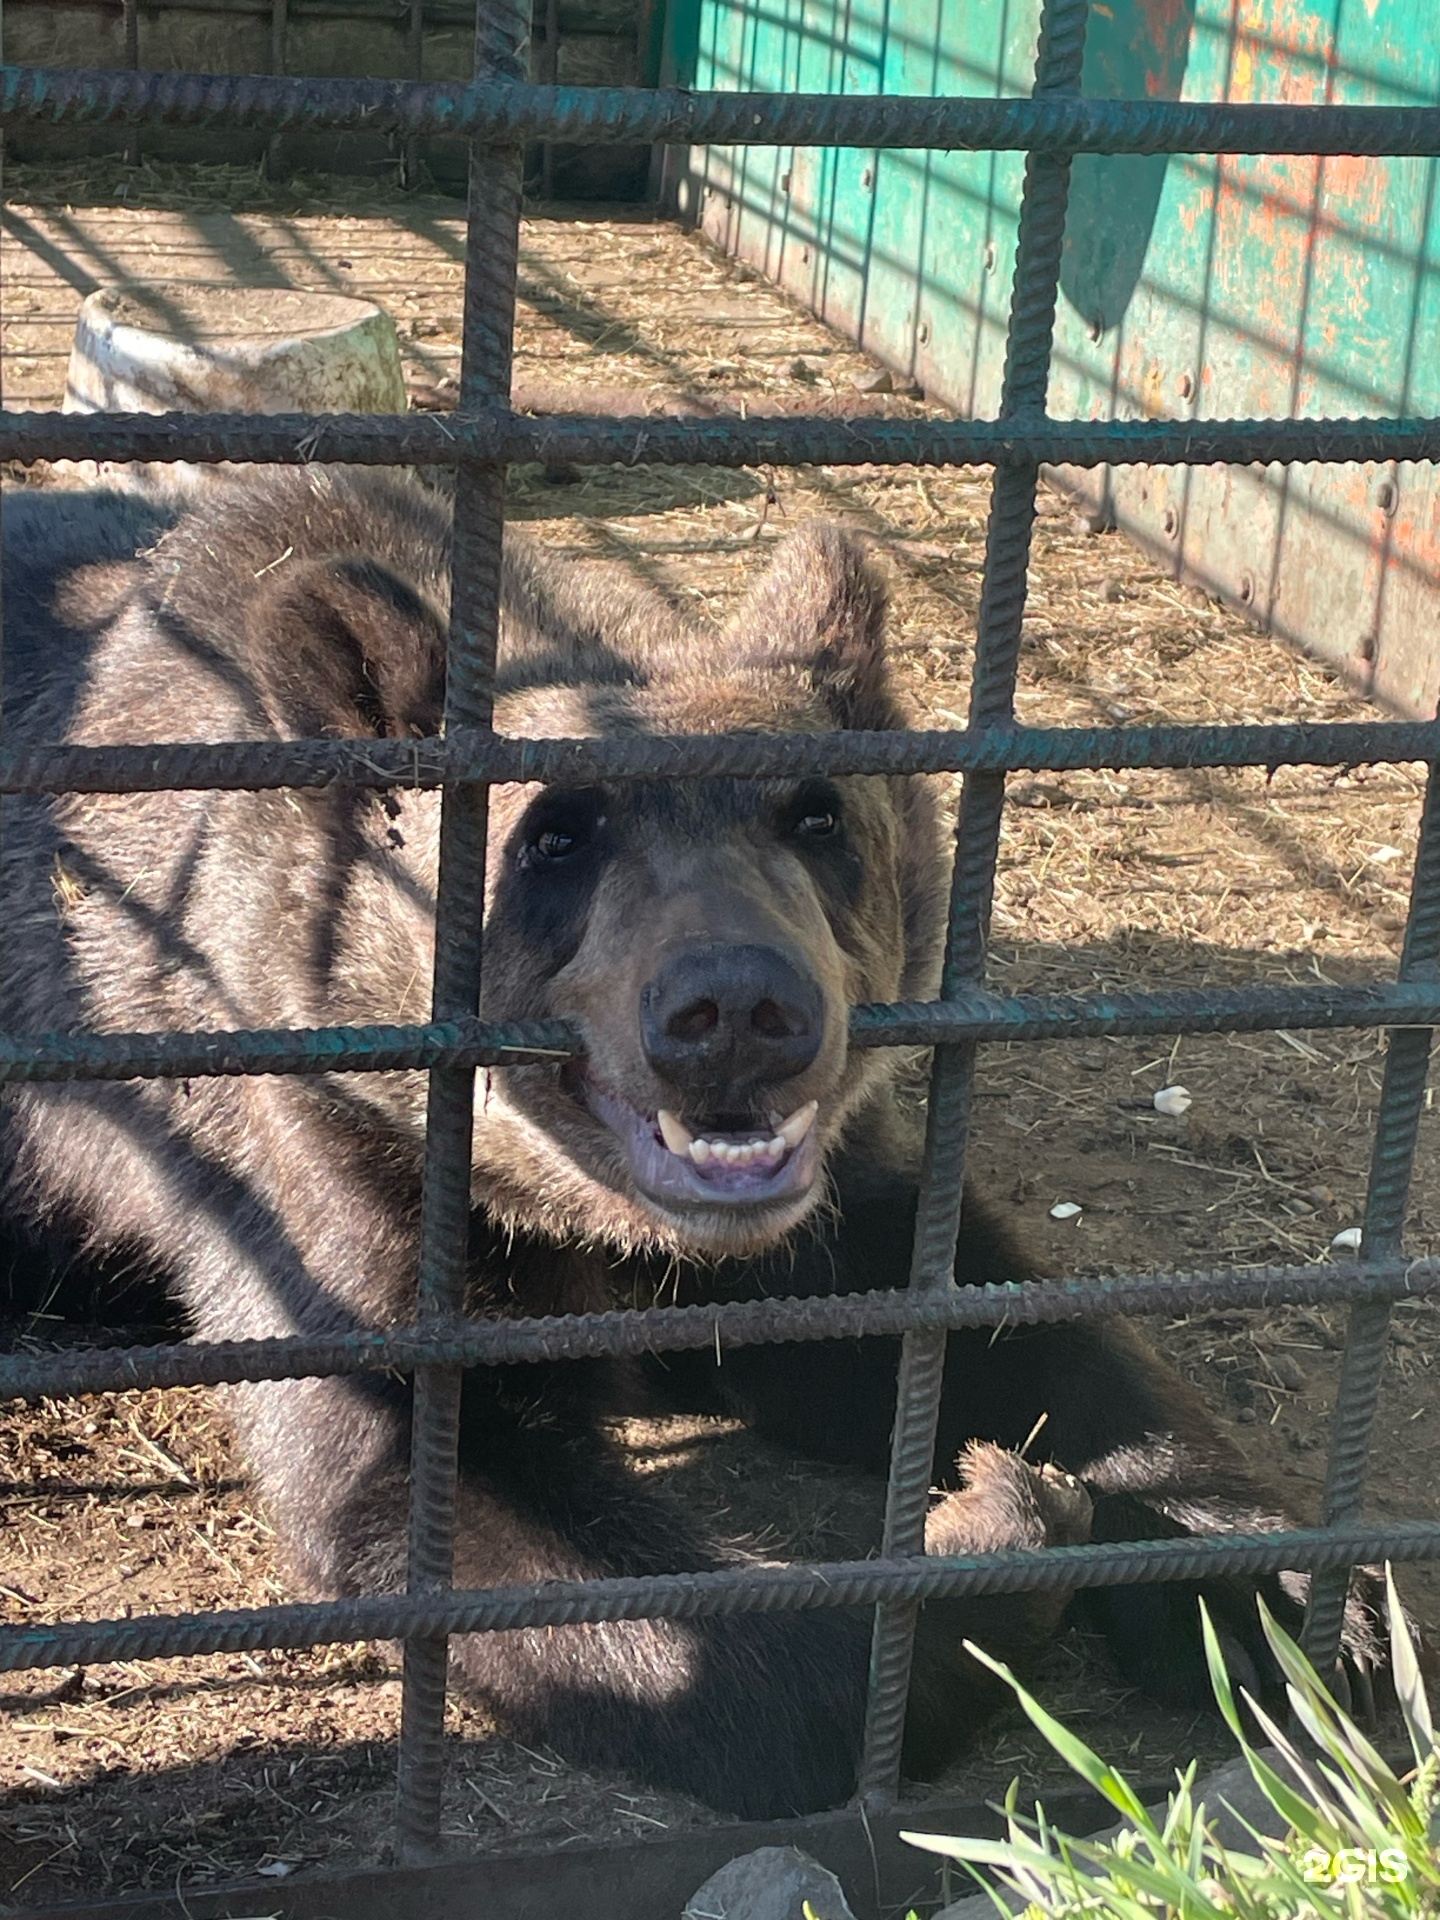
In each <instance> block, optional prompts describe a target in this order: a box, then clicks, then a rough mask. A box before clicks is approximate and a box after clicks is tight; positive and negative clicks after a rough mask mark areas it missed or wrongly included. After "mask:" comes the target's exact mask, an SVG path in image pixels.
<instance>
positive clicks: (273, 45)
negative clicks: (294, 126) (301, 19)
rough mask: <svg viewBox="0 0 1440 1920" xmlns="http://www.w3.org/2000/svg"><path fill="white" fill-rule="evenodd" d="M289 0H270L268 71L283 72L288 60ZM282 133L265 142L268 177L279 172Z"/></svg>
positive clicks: (265, 162) (266, 172)
mask: <svg viewBox="0 0 1440 1920" xmlns="http://www.w3.org/2000/svg"><path fill="white" fill-rule="evenodd" d="M289 42H290V0H270V71H271V73H284V72H285V70H286V68H287V67H288V65H289V62H290V46H289ZM283 140H284V135H283V134H281V133H279V132H278V131H277V132H275V133H272V134H271V136H270V138H269V139H268V140H267V141H266V142H265V157H264V161H263V163H262V164H263V166H264V169H265V174H266V177H267V178H268V179H272V180H273V179H274V178H275V177H276V175H278V173H279V172H280V164H281V150H282V142H283Z"/></svg>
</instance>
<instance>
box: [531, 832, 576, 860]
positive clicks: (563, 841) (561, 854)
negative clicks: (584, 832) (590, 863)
mask: <svg viewBox="0 0 1440 1920" xmlns="http://www.w3.org/2000/svg"><path fill="white" fill-rule="evenodd" d="M532 844H533V845H534V848H535V851H536V853H538V854H539V856H540V858H541V859H542V860H563V859H564V858H565V856H566V855H567V854H571V853H573V852H574V851H575V845H576V841H575V835H574V834H573V833H567V832H566V831H565V829H564V828H563V827H546V828H545V829H544V831H543V832H542V833H537V834H536V836H535V839H534V841H533V843H532Z"/></svg>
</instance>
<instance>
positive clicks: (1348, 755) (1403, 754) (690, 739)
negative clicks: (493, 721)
mask: <svg viewBox="0 0 1440 1920" xmlns="http://www.w3.org/2000/svg"><path fill="white" fill-rule="evenodd" d="M1437 757H1440V721H1435V720H1365V721H1344V722H1340V723H1338V724H1333V725H1332V724H1326V723H1323V722H1316V723H1308V724H1307V723H1300V724H1295V725H1291V724H1286V723H1283V722H1282V723H1279V724H1275V725H1269V726H1199V727H1197V726H1158V727H1148V726H1136V727H1007V728H1003V729H1002V728H994V727H977V728H971V729H957V730H953V731H947V732H939V731H933V732H931V731H919V730H917V731H914V732H899V731H897V732H894V733H863V732H858V731H857V732H853V733H776V734H762V733H719V734H674V735H660V734H652V735H640V736H634V737H627V738H615V739H608V740H602V739H592V740H522V739H516V738H514V737H507V736H505V735H497V734H490V733H484V732H479V731H475V730H465V729H459V728H457V729H456V731H455V732H454V733H453V734H451V735H447V736H446V737H445V738H444V739H438V738H431V739H425V740H228V741H227V740H216V741H172V742H164V743H158V744H153V745H146V746H103V747H91V746H68V745H67V746H36V747H0V794H3V793H167V792H170V791H172V790H175V791H184V792H232V791H236V790H241V791H247V792H257V793H258V792H262V791H266V790H270V789H274V788H279V787H328V786H335V785H340V786H348V787H375V788H379V787H406V788H411V789H414V790H421V789H427V788H434V787H439V786H442V785H444V784H445V782H446V781H459V780H475V781H481V780H490V781H505V782H517V783H525V782H531V781H542V782H545V783H546V784H548V785H551V786H583V785H589V784H593V783H594V782H596V781H602V780H704V779H721V778H730V779H739V780H784V779H804V778H807V777H809V776H810V775H813V774H822V773H828V774H832V775H838V774H856V773H882V774H898V773H972V772H976V771H986V772H1001V771H1004V772H1010V773H1018V772H1027V773H1082V772H1099V771H1102V770H1109V771H1120V770H1132V769H1141V768H1167V767H1168V768H1196V767H1266V768H1275V767H1284V766H1315V767H1358V766H1369V765H1374V764H1377V763H1379V762H1382V761H1397V760H1413V761H1421V760H1429V759H1434V758H1437Z"/></svg>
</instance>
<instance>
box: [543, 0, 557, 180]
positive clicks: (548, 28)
mask: <svg viewBox="0 0 1440 1920" xmlns="http://www.w3.org/2000/svg"><path fill="white" fill-rule="evenodd" d="M541 78H542V80H543V81H544V83H545V85H546V86H547V87H558V86H559V84H560V0H545V65H544V70H543V72H542V74H541ZM540 193H541V197H542V198H543V199H545V200H553V199H554V197H555V142H554V141H553V140H547V141H546V142H545V144H544V145H543V146H542V147H541V149H540Z"/></svg>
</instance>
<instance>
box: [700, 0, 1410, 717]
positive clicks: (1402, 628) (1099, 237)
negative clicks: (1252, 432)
mask: <svg viewBox="0 0 1440 1920" xmlns="http://www.w3.org/2000/svg"><path fill="white" fill-rule="evenodd" d="M1038 18H1039V4H1038V0H671V10H670V19H669V24H668V38H667V59H668V64H669V73H670V77H672V78H673V79H675V80H676V81H677V82H679V83H680V84H691V85H694V86H697V87H719V88H757V89H767V90H775V91H778V92H794V91H801V90H803V91H811V90H813V91H818V92H839V91H843V92H853V93H882V94H883V93H924V94H930V93H967V94H984V95H990V96H994V95H1004V94H1017V93H1023V92H1026V91H1028V88H1029V78H1030V68H1031V63H1032V60H1033V52H1034V43H1035V34H1036V29H1037V25H1038ZM1085 87H1086V91H1087V92H1090V93H1093V94H1101V95H1106V96H1110V97H1117V98H1127V97H1128V98H1142V99H1143V98H1151V99H1154V98H1161V99H1165V98H1170V99H1175V98H1183V99H1187V100H1254V101H1287V102H1294V103H1300V102H1306V103H1317V104H1323V103H1327V102H1333V103H1337V104H1344V103H1354V104H1361V103H1368V104H1377V105H1435V104H1437V103H1440V0H1093V3H1092V6H1091V9H1090V27H1089V39H1088V43H1087V53H1086V67H1085ZM1021 167H1022V160H1021V157H1020V156H1018V155H1014V154H1000V155H991V154H943V153H935V154H932V153H923V152H885V153H874V152H858V151H854V150H835V149H830V150H808V151H807V150H799V149H789V148H750V149H746V150H738V149H737V150H722V149H711V150H708V151H707V150H696V151H695V152H694V153H693V154H692V155H691V156H690V159H689V165H688V169H687V170H686V171H685V173H684V174H683V176H682V177H681V178H680V179H679V180H678V182H677V184H676V195H677V199H678V203H679V206H680V210H681V211H682V212H683V213H685V214H686V215H687V216H690V217H694V218H697V219H698V220H700V221H701V223H702V224H703V226H704V227H705V229H706V231H707V232H708V233H709V234H710V235H711V236H712V237H713V238H714V239H715V240H716V241H718V242H719V244H721V245H722V246H724V247H726V248H727V249H729V250H730V251H732V252H734V253H737V254H739V255H741V256H742V257H744V258H745V259H747V260H749V261H751V262H752V263H753V264H754V265H756V266H758V267H759V268H760V269H761V270H762V271H763V272H765V273H766V274H767V275H769V276H770V277H771V278H773V279H774V280H776V281H778V282H779V283H780V284H781V285H783V286H785V287H786V288H788V289H789V290H790V291H791V292H793V293H795V294H796V295H798V296H799V297H800V298H801V299H802V300H804V301H805V302H806V304H807V305H809V306H810V307H812V308H813V309H814V310H815V311H816V312H817V313H819V314H821V315H822V316H823V317H824V318H825V319H826V320H828V321H830V322H831V323H832V324H834V325H835V326H837V327H838V328H840V329H841V330H842V331H844V332H846V333H848V334H850V335H852V336H853V337H855V338H857V339H859V340H860V341H861V342H862V343H863V344H864V345H865V346H866V347H868V348H869V349H870V350H871V351H872V352H874V353H876V354H877V355H878V356H879V357H880V358H881V359H883V360H885V361H887V362H888V363H889V364H891V365H892V366H894V367H896V368H897V369H899V370H901V371H902V372H904V373H907V374H912V375H913V376H914V377H915V378H916V379H918V380H919V381H920V382H921V384H922V385H923V386H924V388H925V390H926V392H927V393H929V394H931V395H933V396H935V397H937V398H939V399H941V400H943V401H945V402H946V403H948V404H949V405H951V406H953V407H955V408H956V410H957V411H959V412H961V413H964V414H976V415H988V414H991V413H993V412H994V410H995V407H996V405H997V403H998V398H999V386H1000V369H1001V363H1002V357H1003V351H1004V320H1005V310H1006V302H1007V298H1008V292H1009V273H1010V265H1011V261H1012V257H1013V250H1014V241H1015V213H1016V207H1017V205H1018V201H1019V191H1020V174H1021ZM1437 198H1440V196H1437V163H1436V162H1435V161H1434V160H1357V159H1347V158H1330V159H1325V160H1314V159H1308V158H1301V159H1296V158H1286V157H1258V158H1246V157H1223V158H1221V159H1220V160H1218V161H1217V160H1215V159H1213V158H1203V157H1202V158H1190V157H1187V156H1183V155H1182V156H1171V157H1166V156H1163V155H1162V156H1158V157H1156V158H1153V159H1152V158H1142V157H1130V156H1117V157H1107V156H1103V155H1082V156H1081V157H1080V158H1078V159H1077V160H1076V162H1075V166H1074V172H1073V180H1072V193H1071V204H1070V214H1069V220H1068V225H1067V232H1066V243H1065V261H1064V268H1063V272H1062V278H1061V301H1060V311H1059V318H1058V324H1057V331H1056V356H1055V371H1054V375H1053V378H1052V383H1051V393H1050V410H1051V412H1052V413H1055V414H1057V415H1064V414H1079V415H1082V416H1086V417H1094V418H1102V417H1103V418H1109V417H1115V418H1137V417H1154V416H1156V415H1161V414H1169V415H1176V416H1180V417H1190V416H1196V417H1204V416H1211V417H1235V416H1261V415H1270V416H1279V417H1291V416H1305V415H1318V414H1382V415H1392V414H1401V413H1426V414H1435V413H1440V204H1437ZM1067 478H1069V479H1071V480H1072V481H1073V483H1074V484H1075V485H1076V487H1077V488H1078V489H1079V490H1081V491H1082V492H1087V491H1088V492H1089V493H1091V494H1093V495H1097V496H1098V495H1102V494H1103V501H1104V504H1105V506H1106V508H1107V509H1108V510H1109V511H1111V512H1113V513H1114V515H1115V517H1116V518H1117V520H1118V521H1119V523H1120V524H1121V525H1122V526H1123V527H1124V528H1125V529H1126V530H1127V531H1129V532H1130V533H1132V534H1133V535H1134V536H1135V537H1137V538H1139V539H1140V540H1142V541H1144V542H1145V543H1146V544H1147V545H1149V546H1151V547H1152V548H1154V549H1155V550H1156V551H1157V552H1158V553H1160V554H1162V555H1163V556H1164V557H1165V558H1166V560H1167V561H1168V562H1169V564H1171V565H1172V566H1173V567H1174V568H1175V570H1176V572H1177V573H1182V574H1185V575H1187V576H1189V577H1192V578H1194V579H1197V580H1199V581H1201V582H1202V583H1203V584H1204V585H1206V586H1207V587H1209V588H1211V589H1212V590H1215V591H1218V592H1220V593H1222V594H1224V595H1225V596H1226V597H1227V598H1229V599H1231V600H1233V601H1234V602H1236V603H1237V604H1239V605H1242V606H1245V607H1247V608H1248V609H1249V610H1250V611H1251V613H1252V614H1253V616H1254V617H1255V618H1256V620H1257V621H1259V622H1261V623H1263V624H1266V625H1269V626H1272V627H1273V628H1275V629H1276V630H1277V631H1279V632H1281V633H1283V634H1285V635H1286V636H1288V637H1290V638H1292V639H1294V640H1296V641H1298V642H1300V643H1302V644H1304V645H1305V646H1307V647H1310V648H1311V649H1313V650H1314V651H1316V652H1318V653H1320V654H1321V655H1323V656H1324V657H1325V658H1327V659H1329V660H1331V661H1332V662H1334V663H1336V664H1337V665H1339V666H1341V667H1342V668H1343V669H1344V670H1345V671H1346V672H1347V673H1348V674H1349V675H1350V676H1351V677H1352V678H1353V679H1354V680H1355V681H1356V682H1357V683H1358V684H1360V685H1362V686H1364V687H1366V688H1367V689H1369V690H1371V691H1373V692H1374V693H1375V694H1376V695H1377V696H1378V697H1379V698H1381V699H1383V700H1385V701H1386V702H1387V703H1389V704H1391V705H1393V706H1395V707H1398V708H1400V709H1401V710H1403V711H1407V712H1412V713H1423V714H1430V713H1433V712H1434V711H1435V708H1436V701H1437V694H1440V618H1437V615H1440V490H1437V486H1436V479H1435V474H1434V471H1433V469H1431V468H1429V467H1424V468H1420V467H1415V468H1411V467H1402V468H1399V469H1394V468H1392V469H1389V470H1386V471H1384V472H1381V471H1378V470H1376V469H1368V470H1362V469H1359V468H1321V467H1295V468H1290V469H1281V468H1270V469H1266V470H1252V469H1246V470H1238V471H1237V470H1228V469H1191V470H1188V471H1187V470H1181V469H1165V468H1155V469H1149V470H1145V469H1116V470H1114V471H1113V472H1112V473H1111V474H1109V475H1108V476H1103V477H1097V476H1093V475H1091V476H1082V475H1071V476H1067ZM1097 504H1098V500H1097Z"/></svg>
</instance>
